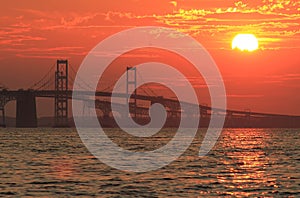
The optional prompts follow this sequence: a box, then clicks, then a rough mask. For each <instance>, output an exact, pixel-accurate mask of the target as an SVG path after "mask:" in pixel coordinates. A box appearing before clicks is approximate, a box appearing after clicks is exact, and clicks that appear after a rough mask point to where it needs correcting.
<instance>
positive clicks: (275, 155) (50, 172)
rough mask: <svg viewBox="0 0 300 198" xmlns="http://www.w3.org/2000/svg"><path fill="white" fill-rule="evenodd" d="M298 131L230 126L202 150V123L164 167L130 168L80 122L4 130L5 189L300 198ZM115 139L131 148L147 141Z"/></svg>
mask: <svg viewBox="0 0 300 198" xmlns="http://www.w3.org/2000/svg"><path fill="white" fill-rule="evenodd" d="M170 131H172V130H171V129H170ZM299 132H300V130H299V129H224V130H223V132H222V135H221V137H220V138H219V141H218V143H217V144H216V146H215V147H214V149H213V150H212V151H211V152H210V153H209V154H208V155H207V156H205V157H198V156H197V154H198V151H199V146H200V142H201V141H200V140H201V137H203V135H204V134H205V130H199V133H198V136H197V137H196V138H195V141H194V142H193V144H192V146H191V147H190V148H189V149H188V150H187V151H186V152H185V153H184V154H183V155H182V156H181V157H180V158H179V159H178V160H177V161H175V162H173V163H171V164H170V165H168V166H167V167H164V168H162V169H159V170H157V171H152V172H148V173H129V172H122V171H119V170H115V169H113V168H110V167H108V166H107V165H105V164H103V163H101V162H100V161H99V160H98V159H96V158H94V157H93V156H92V155H91V154H90V153H89V151H88V150H87V149H86V147H85V146H84V145H83V143H82V142H81V140H80V138H79V136H78V134H77V132H76V131H75V129H0V139H1V141H0V150H1V153H0V167H1V169H0V196H9V195H10V196H12V197H19V196H29V197H31V196H38V197H56V196H57V197H68V196H97V197H167V196H174V197H204V196H238V197H239V196H255V197H257V196H275V197H288V196H291V197H299V196H300V194H299V193H300V138H299ZM109 133H110V137H112V138H113V137H118V136H119V135H118V134H120V133H119V131H118V130H115V129H109ZM161 134H162V135H161V136H156V137H154V139H155V142H156V143H160V142H166V140H169V138H168V137H167V136H168V135H166V134H173V133H169V132H168V130H166V131H164V133H161ZM115 141H122V142H119V144H120V145H122V146H124V147H127V149H132V148H135V147H136V148H140V144H141V141H136V140H135V139H129V140H128V139H127V140H120V138H116V140H115ZM151 141H153V139H152V140H151ZM149 145H150V146H151V144H148V147H149ZM155 145H156V146H157V144H155Z"/></svg>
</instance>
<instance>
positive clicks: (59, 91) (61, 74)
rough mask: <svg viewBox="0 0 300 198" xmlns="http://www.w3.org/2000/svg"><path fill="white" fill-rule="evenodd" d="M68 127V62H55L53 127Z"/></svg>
mask: <svg viewBox="0 0 300 198" xmlns="http://www.w3.org/2000/svg"><path fill="white" fill-rule="evenodd" d="M67 126H68V60H57V64H56V72H55V127H67Z"/></svg>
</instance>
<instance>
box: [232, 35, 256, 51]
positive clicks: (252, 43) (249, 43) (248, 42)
mask: <svg viewBox="0 0 300 198" xmlns="http://www.w3.org/2000/svg"><path fill="white" fill-rule="evenodd" d="M231 46H232V49H235V48H238V49H239V50H241V51H250V52H251V51H254V50H256V49H258V40H257V38H256V37H255V36H254V35H253V34H238V35H236V36H235V37H234V39H233V40H232V44H231Z"/></svg>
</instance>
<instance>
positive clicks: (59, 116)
mask: <svg viewBox="0 0 300 198" xmlns="http://www.w3.org/2000/svg"><path fill="white" fill-rule="evenodd" d="M126 72H127V83H126V93H114V94H113V95H112V93H111V92H109V91H105V90H106V89H107V88H106V89H105V90H102V91H96V92H93V91H90V89H89V88H87V87H88V86H89V85H88V84H87V83H85V82H82V84H83V85H82V87H85V89H83V90H76V94H78V95H81V96H96V99H95V100H92V99H88V97H78V98H73V90H72V88H71V87H72V85H73V83H74V79H75V76H76V72H75V71H74V70H73V69H72V68H71V67H69V64H68V60H57V61H56V64H55V65H54V66H53V67H51V68H50V70H49V71H48V72H47V73H46V75H44V76H43V77H42V78H41V79H40V80H39V81H37V82H35V83H34V84H33V85H32V86H31V87H30V88H29V89H26V90H24V89H19V90H9V89H8V88H7V87H4V86H0V111H1V114H2V120H1V124H0V125H1V126H3V127H5V126H6V116H5V105H6V104H7V103H8V102H10V101H16V127H20V128H26V127H37V126H38V123H37V122H38V121H37V120H38V118H37V108H36V98H53V99H54V118H55V124H54V126H55V127H67V126H69V120H68V115H69V100H71V99H76V100H84V101H83V102H84V103H86V104H87V106H90V107H93V106H95V107H96V108H97V109H98V110H100V111H101V112H102V116H101V117H102V118H101V119H102V123H104V124H105V122H110V123H111V121H112V120H113V116H112V109H111V102H110V100H109V99H110V98H111V97H112V96H114V97H119V98H124V99H125V100H127V102H128V104H129V112H130V114H131V116H132V117H133V118H134V119H135V120H144V121H145V122H147V121H149V116H148V115H149V106H150V105H152V104H154V103H160V104H162V105H164V107H165V109H166V111H167V120H169V123H170V124H169V125H168V126H173V125H174V124H175V125H176V122H178V121H179V118H180V116H185V117H186V118H187V119H188V117H189V116H194V114H193V110H194V109H197V108H195V107H199V109H200V116H201V120H202V121H203V122H202V125H201V122H200V126H203V127H205V126H207V125H208V123H209V120H210V116H211V115H212V114H219V115H224V114H225V116H226V121H225V126H226V127H300V126H299V125H300V116H291V115H280V114H269V113H260V112H251V111H250V110H245V111H239V110H228V109H217V108H211V107H209V106H207V105H197V104H191V103H187V102H185V104H186V105H187V106H189V109H190V111H189V112H188V113H186V112H183V111H181V109H180V105H179V101H177V100H174V99H170V98H164V97H162V96H159V95H156V94H155V93H154V92H153V90H152V91H151V93H152V94H144V95H142V94H137V92H136V90H137V87H136V84H137V83H136V79H137V78H136V75H137V72H136V67H128V68H127V71H126ZM130 72H131V73H133V75H131V76H133V77H132V79H130V78H129V76H130V75H128V74H129V73H130ZM71 74H72V75H71ZM73 75H74V76H73ZM130 89H131V90H135V91H134V92H133V94H132V95H130V94H129V93H130V92H129V91H130ZM145 93H146V92H145ZM82 98H86V99H82ZM139 100H141V101H145V102H147V103H148V104H149V105H148V106H140V105H139V104H138V102H137V101H139ZM114 106H116V107H119V108H120V109H124V108H125V105H124V104H123V103H122V104H121V103H120V104H119V103H118V104H114ZM120 112H121V111H120ZM196 113H197V112H195V114H196ZM198 113H199V112H198ZM121 116H128V115H121ZM113 125H115V124H113Z"/></svg>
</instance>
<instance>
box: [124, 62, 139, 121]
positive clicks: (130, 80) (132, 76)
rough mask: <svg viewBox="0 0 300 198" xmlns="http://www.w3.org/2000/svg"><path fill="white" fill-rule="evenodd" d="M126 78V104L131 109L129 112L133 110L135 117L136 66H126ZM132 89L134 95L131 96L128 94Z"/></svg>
mask: <svg viewBox="0 0 300 198" xmlns="http://www.w3.org/2000/svg"><path fill="white" fill-rule="evenodd" d="M126 80H127V82H126V96H127V104H128V106H129V109H130V110H131V109H132V110H133V111H131V112H133V116H134V118H136V117H137V110H136V108H137V99H136V95H137V90H136V85H137V81H136V67H127V71H126ZM132 91H133V94H134V96H133V97H132V98H131V97H130V94H131V93H132Z"/></svg>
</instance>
